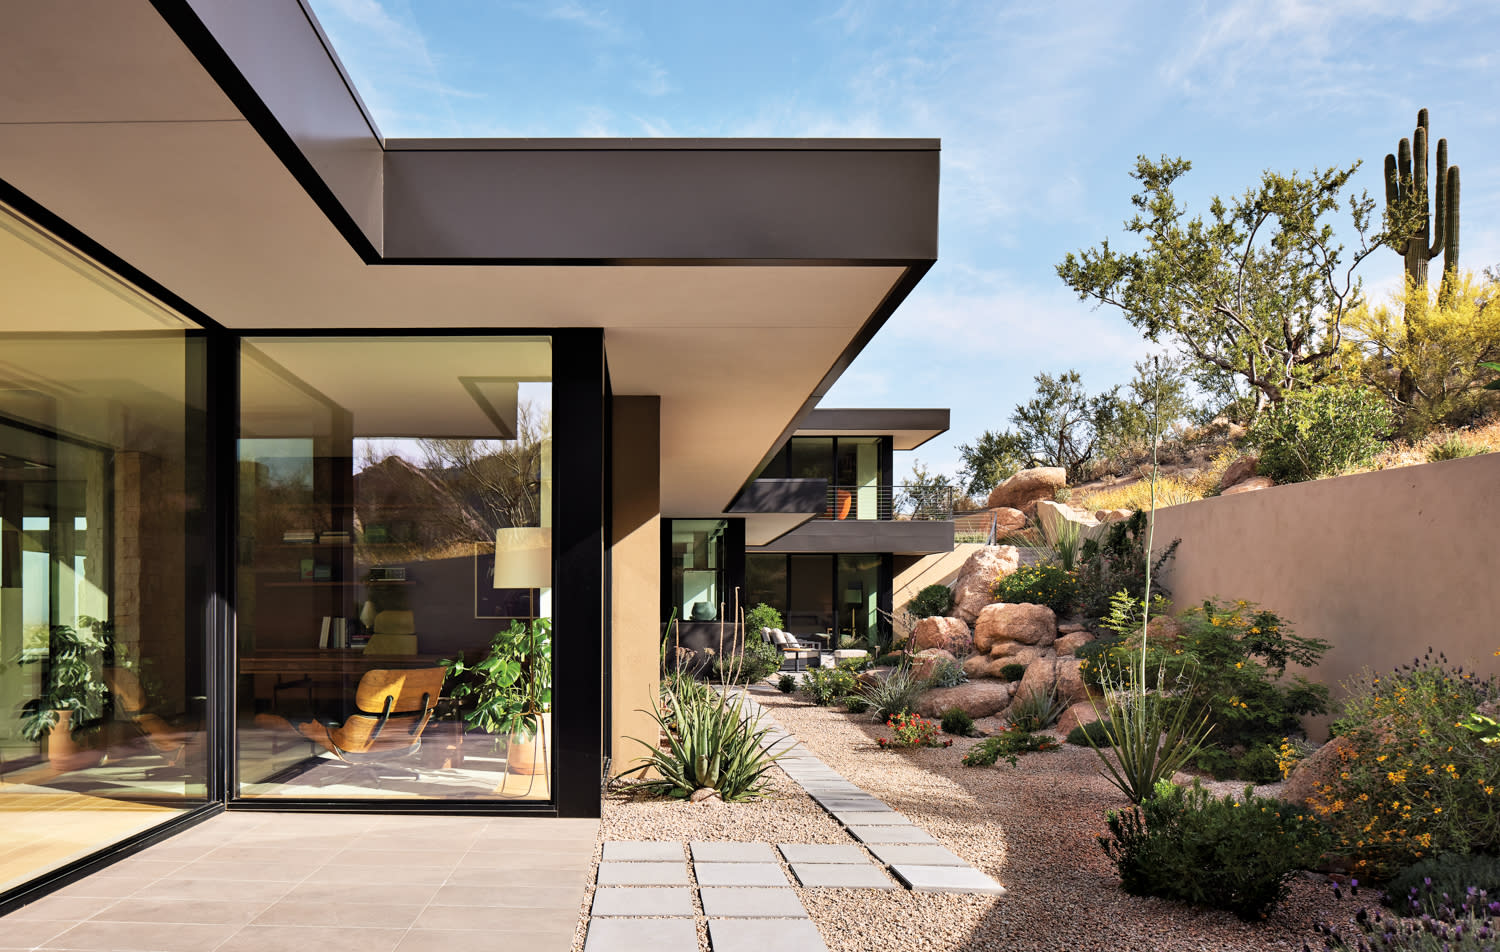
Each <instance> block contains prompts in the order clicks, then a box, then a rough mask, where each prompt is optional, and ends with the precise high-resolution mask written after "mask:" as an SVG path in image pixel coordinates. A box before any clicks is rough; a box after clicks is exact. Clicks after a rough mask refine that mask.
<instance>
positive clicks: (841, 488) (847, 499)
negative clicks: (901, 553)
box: [755, 436, 892, 520]
mask: <svg viewBox="0 0 1500 952" xmlns="http://www.w3.org/2000/svg"><path fill="white" fill-rule="evenodd" d="M890 444H891V439H890V437H888V436H839V437H830V436H794V437H792V438H791V439H790V440H788V441H787V442H786V445H785V446H783V447H782V448H781V449H780V450H779V451H778V452H777V453H776V455H775V456H773V457H771V460H770V462H768V463H766V465H765V466H764V467H763V468H762V469H761V470H760V471H758V472H757V473H756V474H755V478H757V479H759V478H761V477H765V478H767V479H786V478H791V479H826V480H828V508H827V509H826V510H825V511H824V513H823V518H826V519H838V520H843V519H890V518H891V502H892V500H891V491H892V487H891V485H890V480H889V478H888V477H886V476H885V465H886V463H885V461H886V459H887V458H888V457H889V455H890Z"/></svg>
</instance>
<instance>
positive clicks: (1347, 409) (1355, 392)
mask: <svg viewBox="0 0 1500 952" xmlns="http://www.w3.org/2000/svg"><path fill="white" fill-rule="evenodd" d="M1390 428H1391V411H1390V409H1389V408H1388V407H1387V406H1386V404H1385V401H1384V400H1383V399H1381V397H1380V395H1379V394H1377V393H1375V392H1373V391H1371V390H1366V389H1362V388H1359V387H1348V386H1318V387H1314V388H1309V389H1304V390H1293V391H1290V392H1288V393H1287V394H1286V396H1285V397H1284V398H1283V399H1282V401H1281V403H1279V404H1277V405H1275V406H1272V407H1271V408H1270V409H1268V410H1266V411H1265V412H1264V413H1262V414H1261V415H1260V418H1259V419H1257V420H1256V421H1255V423H1254V424H1252V425H1251V427H1250V432H1249V434H1248V435H1249V440H1250V442H1251V444H1253V445H1254V446H1256V447H1257V448H1258V449H1259V450H1260V465H1259V467H1258V471H1259V472H1260V473H1261V474H1262V475H1264V476H1270V477H1271V478H1272V479H1274V480H1276V481H1277V482H1278V483H1292V482H1299V481H1301V480H1305V479H1318V478H1320V477H1323V476H1335V475H1338V474H1339V473H1341V472H1343V471H1344V470H1346V469H1351V468H1353V467H1356V466H1366V465H1368V464H1369V463H1370V461H1371V460H1373V459H1374V458H1375V454H1377V453H1379V452H1380V439H1381V437H1382V436H1385V435H1386V434H1387V433H1388V432H1389V431H1390Z"/></svg>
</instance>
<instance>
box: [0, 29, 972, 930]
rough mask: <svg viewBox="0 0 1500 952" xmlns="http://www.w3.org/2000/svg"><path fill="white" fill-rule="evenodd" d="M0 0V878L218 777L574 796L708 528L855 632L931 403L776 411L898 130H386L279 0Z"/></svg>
mask: <svg viewBox="0 0 1500 952" xmlns="http://www.w3.org/2000/svg"><path fill="white" fill-rule="evenodd" d="M0 24H3V27H4V29H3V30H0V62H3V63H4V64H5V65H4V67H3V70H4V72H3V79H0V288H3V289H4V291H3V294H0V824H3V827H4V837H3V840H4V842H3V849H0V912H3V911H5V910H7V909H10V908H14V907H15V906H17V905H19V904H22V903H24V902H26V901H28V900H29V899H30V898H34V897H35V896H37V895H38V894H40V893H41V892H44V891H46V890H48V889H51V888H54V887H55V886H57V885H59V884H61V883H63V882H66V881H68V880H70V879H73V878H77V877H78V876H81V875H85V874H87V873H88V872H90V871H91V870H94V869H97V868H99V867H100V866H102V865H104V864H107V863H108V862H110V861H112V860H113V859H115V858H117V857H119V856H122V855H125V854H127V853H129V852H130V851H132V850H136V849H139V848H141V847H143V846H144V845H146V844H149V843H152V842H155V841H156V840H159V839H161V838H164V837H166V836H169V835H171V834H172V833H173V832H176V831H178V830H181V829H183V828H184V827H186V826H187V825H190V824H192V823H194V822H197V821H198V820H201V819H203V818H205V817H207V816H211V815H214V814H216V813H218V812H219V811H223V810H226V809H228V810H302V811H365V812H369V811H391V812H400V811H405V812H422V813H440V812H452V813H526V814H531V815H539V816H559V817H589V816H597V815H598V812H599V807H600V788H601V782H602V780H603V779H604V777H605V776H606V774H607V772H608V770H609V765H610V764H611V762H612V761H614V762H619V763H622V764H623V763H624V762H625V761H626V760H627V759H628V758H629V757H630V756H631V755H630V752H629V748H628V747H627V746H625V742H624V740H623V738H625V737H628V736H631V735H633V734H634V735H640V734H643V733H645V731H646V730H648V729H649V726H650V722H649V721H648V720H645V719H644V715H642V714H641V713H640V709H642V708H645V707H647V706H648V704H649V700H650V699H651V697H652V696H653V692H654V690H655V682H656V676H657V665H658V648H659V637H660V621H661V614H662V612H661V609H662V604H661V603H662V601H663V592H667V591H670V596H669V597H670V599H671V600H672V601H673V602H674V603H681V604H682V605H683V606H684V608H686V609H688V611H689V613H690V614H691V613H693V612H696V614H695V615H694V617H697V615H701V614H703V612H704V611H705V610H706V609H702V608H699V609H694V608H693V605H694V604H695V603H700V602H713V601H715V599H714V598H711V597H708V592H707V589H706V588H705V587H704V584H705V579H704V577H703V576H701V575H700V574H699V573H700V572H702V571H704V570H706V569H709V568H710V567H711V566H710V565H709V563H708V561H707V560H708V559H709V552H710V551H711V550H713V547H714V546H715V545H722V549H720V550H718V551H722V552H723V553H724V555H723V558H724V559H725V560H726V561H725V562H724V563H723V564H722V565H721V566H720V567H721V568H722V569H724V570H726V571H728V572H729V573H730V576H732V577H734V578H736V579H738V578H739V577H740V576H741V575H742V576H743V582H744V586H745V589H746V592H747V595H748V597H750V598H756V599H760V598H764V599H765V600H768V601H774V599H776V598H784V599H785V601H784V605H785V609H786V611H787V613H788V614H789V615H790V616H791V617H792V618H794V619H805V622H806V626H807V627H808V629H809V630H825V631H827V630H831V631H832V632H834V633H841V632H844V631H849V632H851V633H856V634H859V633H863V632H866V631H868V629H869V626H871V625H873V624H877V617H878V615H877V612H876V609H881V608H888V607H889V605H888V601H889V586H890V583H889V579H890V577H891V574H892V572H893V571H894V570H895V569H896V567H897V566H898V565H899V562H900V560H901V559H903V558H906V557H908V556H909V555H911V554H914V553H920V552H926V551H932V549H931V548H930V547H933V546H941V545H942V544H944V541H945V539H946V541H947V543H948V544H950V545H951V540H952V525H951V523H945V521H944V520H942V519H933V520H911V519H908V520H902V519H899V518H893V515H895V513H894V511H893V509H892V506H893V504H894V501H895V498H896V496H897V495H899V490H897V489H896V487H894V486H893V483H892V479H891V473H892V470H891V464H890V459H891V452H892V451H893V450H895V449H902V448H909V446H911V445H915V443H916V442H919V441H920V440H921V439H924V438H926V436H930V435H932V434H933V433H936V432H940V431H941V429H942V428H943V427H945V426H946V412H943V413H942V414H941V419H938V418H937V417H936V416H935V415H933V414H932V413H931V412H930V411H914V412H916V413H917V417H914V418H910V419H908V418H906V417H901V416H900V415H899V413H898V412H897V411H829V410H815V409H814V408H815V406H816V405H817V403H818V401H819V399H820V398H821V397H822V396H823V395H824V394H825V393H827V391H828V389H829V388H830V386H831V385H832V384H833V382H834V381H835V380H836V379H837V378H838V376H839V375H840V373H842V372H843V370H844V369H845V368H846V367H848V365H849V363H850V362H851V361H852V360H853V359H854V357H855V356H856V355H857V354H858V353H859V352H860V350H861V348H862V347H864V345H865V344H866V343H867V342H868V341H869V340H870V339H871V337H872V336H873V335H874V334H875V333H876V332H877V331H878V330H879V329H880V327H881V325H882V324H883V323H884V322H885V320H886V319H887V318H888V317H889V316H890V315H891V314H892V312H893V311H894V310H895V309H896V308H897V307H898V306H899V305H900V304H901V302H902V301H903V300H904V299H905V298H906V296H907V295H908V294H909V293H910V292H911V290H912V288H913V287H914V286H915V285H916V284H917V282H918V281H919V280H920V279H921V278H922V276H923V275H924V274H925V273H926V271H927V270H928V269H929V268H930V267H931V266H932V264H933V262H934V261H935V259H936V254H937V207H938V202H937V194H938V157H939V152H938V143H937V142H935V141H931V140H469V139H463V140H425V139H424V140H399V139H390V138H385V137H383V136H382V135H381V134H380V132H379V130H378V127H377V126H376V124H375V122H374V120H373V119H372V118H371V117H370V115H369V114H368V112H367V110H366V109H365V108H364V106H363V104H362V103H361V101H360V99H359V96H358V93H357V92H356V91H355V89H354V86H353V84H352V83H351V82H350V81H349V79H348V77H347V75H346V74H345V73H344V71H343V69H342V67H341V66H340V64H339V61H338V58H337V56H336V55H335V53H334V51H333V50H332V48H331V47H330V44H329V42H328V40H327V38H326V37H325V36H324V35H323V33H322V32H321V30H320V29H319V27H318V25H317V22H316V19H315V18H314V17H313V16H312V13H311V11H310V10H309V9H308V8H307V7H306V5H305V4H304V3H303V2H301V0H257V2H253V3H250V2H243V0H149V2H148V0H82V2H77V3H68V4H47V3H36V4H12V5H9V6H8V7H7V8H6V10H5V13H4V14H3V20H0ZM757 473H760V474H763V477H764V478H762V479H756V480H751V479H750V478H751V477H752V476H753V475H755V474H757ZM805 478H811V479H813V480H815V481H816V482H817V483H818V485H817V486H816V487H815V495H816V502H815V504H813V505H812V506H811V508H809V507H808V498H809V497H808V496H807V494H808V492H809V488H808V484H806V483H802V484H798V483H796V481H797V480H802V479H805ZM747 480H748V481H749V482H748V483H747ZM777 480H780V481H781V483H780V487H779V488H778V487H777V486H776V485H772V484H773V483H775V482H776V481H777ZM778 494H779V495H781V496H782V497H783V498H781V499H780V500H776V499H773V498H771V497H775V496H777V495H778ZM799 494H800V495H799ZM777 507H780V508H777ZM709 523H712V524H716V525H720V526H726V527H732V528H725V529H723V530H722V532H721V535H720V537H719V538H720V540H721V541H720V542H718V543H713V542H711V541H710V538H711V536H712V533H711V532H710V533H708V534H705V533H702V532H700V531H699V530H698V529H697V528H695V527H696V526H698V525H701V524H709ZM679 532H680V533H681V545H680V547H679ZM945 532H946V536H945V535H944V533H945ZM736 534H738V536H737V537H735V536H736ZM700 553H702V558H703V559H704V562H703V564H702V565H700V564H699V554H700ZM736 560H738V563H739V564H738V568H736V565H735V562H736ZM679 579H680V582H679ZM714 584H718V585H727V584H728V583H727V581H725V582H715V583H714ZM678 587H680V589H681V590H680V591H679V590H678ZM539 620H540V621H542V622H548V623H550V624H538V621H539ZM799 623H800V622H799ZM496 632H511V633H512V634H509V635H506V636H504V637H503V638H502V642H503V643H502V644H501V646H500V648H501V650H502V652H505V653H506V657H508V658H510V659H512V660H514V661H515V662H516V663H517V664H518V665H519V670H521V671H522V673H523V676H522V678H521V679H520V681H519V682H518V683H523V685H524V684H529V685H530V686H531V687H537V686H538V685H539V684H541V686H543V687H545V686H546V685H545V684H544V683H542V682H545V681H546V680H547V679H548V676H547V672H549V671H550V690H551V695H550V701H549V700H547V699H545V698H540V697H539V696H538V695H537V694H536V693H535V692H533V693H532V694H530V695H528V694H526V693H525V692H524V691H522V692H521V693H519V694H514V695H510V696H507V697H506V698H505V699H504V700H505V702H506V704H509V705H510V706H509V707H506V708H505V710H508V711H510V712H511V713H513V714H515V715H516V717H518V718H520V720H521V721H522V722H524V723H527V724H531V725H535V726H536V728H537V734H536V736H534V737H530V738H529V739H528V737H527V736H526V735H527V732H526V731H519V732H515V731H509V730H502V729H501V726H499V725H496V724H493V723H490V724H478V725H477V726H472V727H471V729H469V730H465V729H464V722H463V716H464V709H463V708H462V707H461V699H458V700H455V698H454V688H455V687H457V686H460V685H462V684H463V683H465V681H464V676H462V675H455V674H453V673H452V671H450V669H449V668H448V667H446V666H445V665H444V664H442V662H451V661H453V660H454V659H457V658H459V657H460V656H462V657H463V658H464V659H465V660H466V661H467V662H469V663H472V662H473V661H474V660H476V659H477V658H478V657H480V656H483V655H484V654H485V653H486V652H488V651H490V650H491V645H492V639H493V638H495V636H496ZM471 697H472V696H471ZM486 733H488V734H490V735H491V737H490V738H486V737H485V734H486ZM507 735H508V736H510V737H511V741H512V742H511V743H509V745H507V744H506V743H502V742H501V741H502V739H503V737H505V736H507ZM518 737H519V739H520V742H518V741H517V738H518ZM480 739H484V740H485V741H486V742H484V743H480V742H479V741H480Z"/></svg>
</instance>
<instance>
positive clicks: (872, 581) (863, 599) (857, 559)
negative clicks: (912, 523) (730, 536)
mask: <svg viewBox="0 0 1500 952" xmlns="http://www.w3.org/2000/svg"><path fill="white" fill-rule="evenodd" d="M745 584H746V588H747V590H748V592H749V597H748V598H747V599H746V604H749V605H754V604H757V603H759V602H765V603H766V604H767V605H770V606H771V607H772V608H774V609H776V610H777V611H779V612H781V615H782V618H783V619H784V620H785V622H786V626H787V629H788V630H789V631H792V632H794V633H796V634H799V635H825V636H828V637H829V638H830V639H831V640H832V641H833V642H834V643H836V642H837V641H842V640H844V639H853V640H856V641H862V642H865V643H867V644H873V643H874V642H873V641H872V640H871V639H872V637H873V639H874V640H875V641H878V640H880V639H881V638H882V637H885V634H886V632H885V627H886V626H884V625H882V623H881V616H880V604H881V594H882V589H883V588H886V589H888V588H889V586H890V579H889V575H888V574H887V572H886V569H885V559H884V557H883V556H881V555H879V554H875V553H860V554H845V555H818V554H801V555H771V554H761V553H749V554H747V555H746V556H745Z"/></svg>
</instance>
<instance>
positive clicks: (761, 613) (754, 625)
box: [745, 602, 784, 641]
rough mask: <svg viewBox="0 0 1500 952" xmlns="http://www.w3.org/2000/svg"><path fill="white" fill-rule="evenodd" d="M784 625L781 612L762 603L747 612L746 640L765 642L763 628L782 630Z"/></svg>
mask: <svg viewBox="0 0 1500 952" xmlns="http://www.w3.org/2000/svg"><path fill="white" fill-rule="evenodd" d="M783 624H784V623H783V622H782V620H781V612H779V611H777V610H776V609H774V608H772V607H771V606H770V605H767V604H766V603H765V602H761V603H760V604H758V605H756V606H755V607H754V608H752V609H750V610H749V611H747V612H745V638H746V639H747V640H750V641H764V640H765V639H763V638H761V634H760V630H761V629H762V628H776V629H780V628H781V626H782V625H783Z"/></svg>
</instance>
